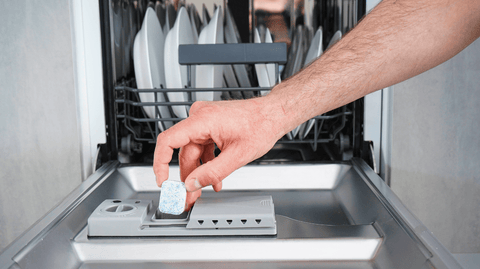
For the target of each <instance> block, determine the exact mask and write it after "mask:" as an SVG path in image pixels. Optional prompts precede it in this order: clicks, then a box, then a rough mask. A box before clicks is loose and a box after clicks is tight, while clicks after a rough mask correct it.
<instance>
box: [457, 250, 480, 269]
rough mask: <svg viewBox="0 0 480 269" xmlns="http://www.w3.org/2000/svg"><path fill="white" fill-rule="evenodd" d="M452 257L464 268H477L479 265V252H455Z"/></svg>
mask: <svg viewBox="0 0 480 269" xmlns="http://www.w3.org/2000/svg"><path fill="white" fill-rule="evenodd" d="M453 257H455V259H457V261H458V263H460V265H462V267H463V268H464V269H478V267H479V265H480V253H457V254H453Z"/></svg>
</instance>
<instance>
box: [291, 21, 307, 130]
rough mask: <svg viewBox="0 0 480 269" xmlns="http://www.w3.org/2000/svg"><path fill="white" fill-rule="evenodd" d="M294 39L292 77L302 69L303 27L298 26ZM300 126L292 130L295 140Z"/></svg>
mask: <svg viewBox="0 0 480 269" xmlns="http://www.w3.org/2000/svg"><path fill="white" fill-rule="evenodd" d="M295 38H296V39H297V44H296V45H297V47H296V50H295V61H294V63H293V67H292V70H291V75H292V76H293V75H294V74H296V73H297V72H299V71H300V69H301V68H302V64H303V56H304V52H303V48H304V42H305V40H304V39H305V31H304V30H303V27H302V26H301V25H299V26H298V28H297V32H296V36H295ZM302 125H303V123H302V124H300V125H299V126H297V127H296V128H295V129H293V130H292V132H291V133H292V137H293V138H295V137H296V136H297V134H298V133H299V132H300V129H301V127H302Z"/></svg>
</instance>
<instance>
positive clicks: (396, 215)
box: [0, 158, 461, 268]
mask: <svg viewBox="0 0 480 269" xmlns="http://www.w3.org/2000/svg"><path fill="white" fill-rule="evenodd" d="M178 175H179V169H178V166H172V167H171V168H170V177H178ZM223 186H224V187H223V190H222V191H221V192H219V193H215V192H213V190H211V189H208V188H206V189H205V190H204V192H203V195H202V197H227V196H228V197H231V196H243V195H271V196H272V197H273V201H274V205H275V213H276V220H277V231H278V232H277V235H275V236H216V237H207V236H196V237H188V236H185V237H101V238H93V237H88V236H87V219H88V217H89V216H90V214H91V213H92V212H93V211H94V210H95V208H96V207H97V206H98V205H99V204H100V203H102V202H103V201H104V200H105V199H139V200H140V199H142V200H152V201H153V202H154V206H158V197H159V193H160V188H158V187H157V186H156V183H155V176H154V174H153V171H152V167H151V166H138V165H137V166H132V165H128V166H126V165H121V164H120V163H118V162H109V163H107V164H105V165H104V166H103V167H101V168H100V169H99V170H97V171H96V172H95V173H94V174H93V175H92V176H90V177H89V178H88V179H87V180H86V181H85V182H83V183H82V184H81V185H80V186H79V187H78V188H77V189H75V190H74V191H73V192H72V193H71V194H70V195H69V196H68V197H67V198H66V199H65V200H64V201H62V202H61V203H60V204H59V205H58V206H57V207H56V208H54V209H53V210H52V211H50V212H49V213H48V214H47V215H46V216H45V217H43V218H42V219H41V220H39V221H38V222H37V223H36V224H35V225H34V226H32V227H31V228H30V229H29V230H28V231H27V232H26V233H25V234H23V235H22V236H21V237H20V238H18V239H17V240H16V241H15V242H13V243H12V244H11V245H10V246H9V247H8V248H7V249H6V250H5V251H4V252H3V253H2V254H1V255H0V267H1V268H198V267H208V268H225V267H227V268H244V267H247V266H248V267H251V268H285V267H295V268H461V267H460V265H459V264H458V263H457V261H456V260H455V259H454V258H453V257H452V255H451V254H450V253H449V252H448V251H447V250H446V249H445V248H444V247H443V246H442V245H441V244H440V243H439V242H438V241H437V240H436V238H435V237H434V236H433V235H432V234H431V232H430V231H429V230H428V229H427V228H426V227H425V226H424V225H423V224H422V223H420V222H419V221H418V220H417V219H416V218H415V216H413V215H412V213H410V212H409V211H408V209H407V208H405V206H404V205H403V204H402V202H401V201H400V200H399V199H398V198H397V197H396V195H395V194H394V193H393V192H392V191H391V190H390V188H389V187H388V186H387V185H386V184H385V183H384V182H383V180H382V179H381V178H380V177H378V175H377V174H375V173H374V172H373V171H372V170H371V168H370V167H369V166H368V165H366V164H365V163H364V161H363V160H361V159H356V158H354V159H352V160H350V161H348V162H342V163H320V164H319V163H315V164H289V165H247V166H245V167H243V168H241V169H239V170H237V171H235V172H234V173H233V174H232V175H230V176H229V177H228V178H227V179H225V180H224V183H223Z"/></svg>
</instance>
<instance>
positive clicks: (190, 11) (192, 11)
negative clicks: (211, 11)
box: [187, 4, 198, 43]
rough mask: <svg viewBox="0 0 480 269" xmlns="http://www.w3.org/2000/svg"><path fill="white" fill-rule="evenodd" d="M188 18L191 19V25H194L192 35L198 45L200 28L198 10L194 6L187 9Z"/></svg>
mask: <svg viewBox="0 0 480 269" xmlns="http://www.w3.org/2000/svg"><path fill="white" fill-rule="evenodd" d="M187 11H188V16H189V17H190V23H191V24H192V33H193V37H194V40H195V43H198V26H197V17H196V16H198V15H197V14H196V13H197V9H196V8H195V5H194V4H190V5H188V8H187Z"/></svg>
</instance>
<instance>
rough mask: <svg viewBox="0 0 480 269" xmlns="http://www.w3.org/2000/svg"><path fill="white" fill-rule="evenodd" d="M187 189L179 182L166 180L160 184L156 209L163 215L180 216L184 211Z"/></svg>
mask: <svg viewBox="0 0 480 269" xmlns="http://www.w3.org/2000/svg"><path fill="white" fill-rule="evenodd" d="M186 199H187V189H186V188H185V183H183V182H181V181H174V180H167V181H164V182H163V183H162V190H161V191H160V203H159V206H158V208H159V209H160V212H162V213H165V214H172V215H180V214H182V213H183V211H184V210H185V201H186Z"/></svg>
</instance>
